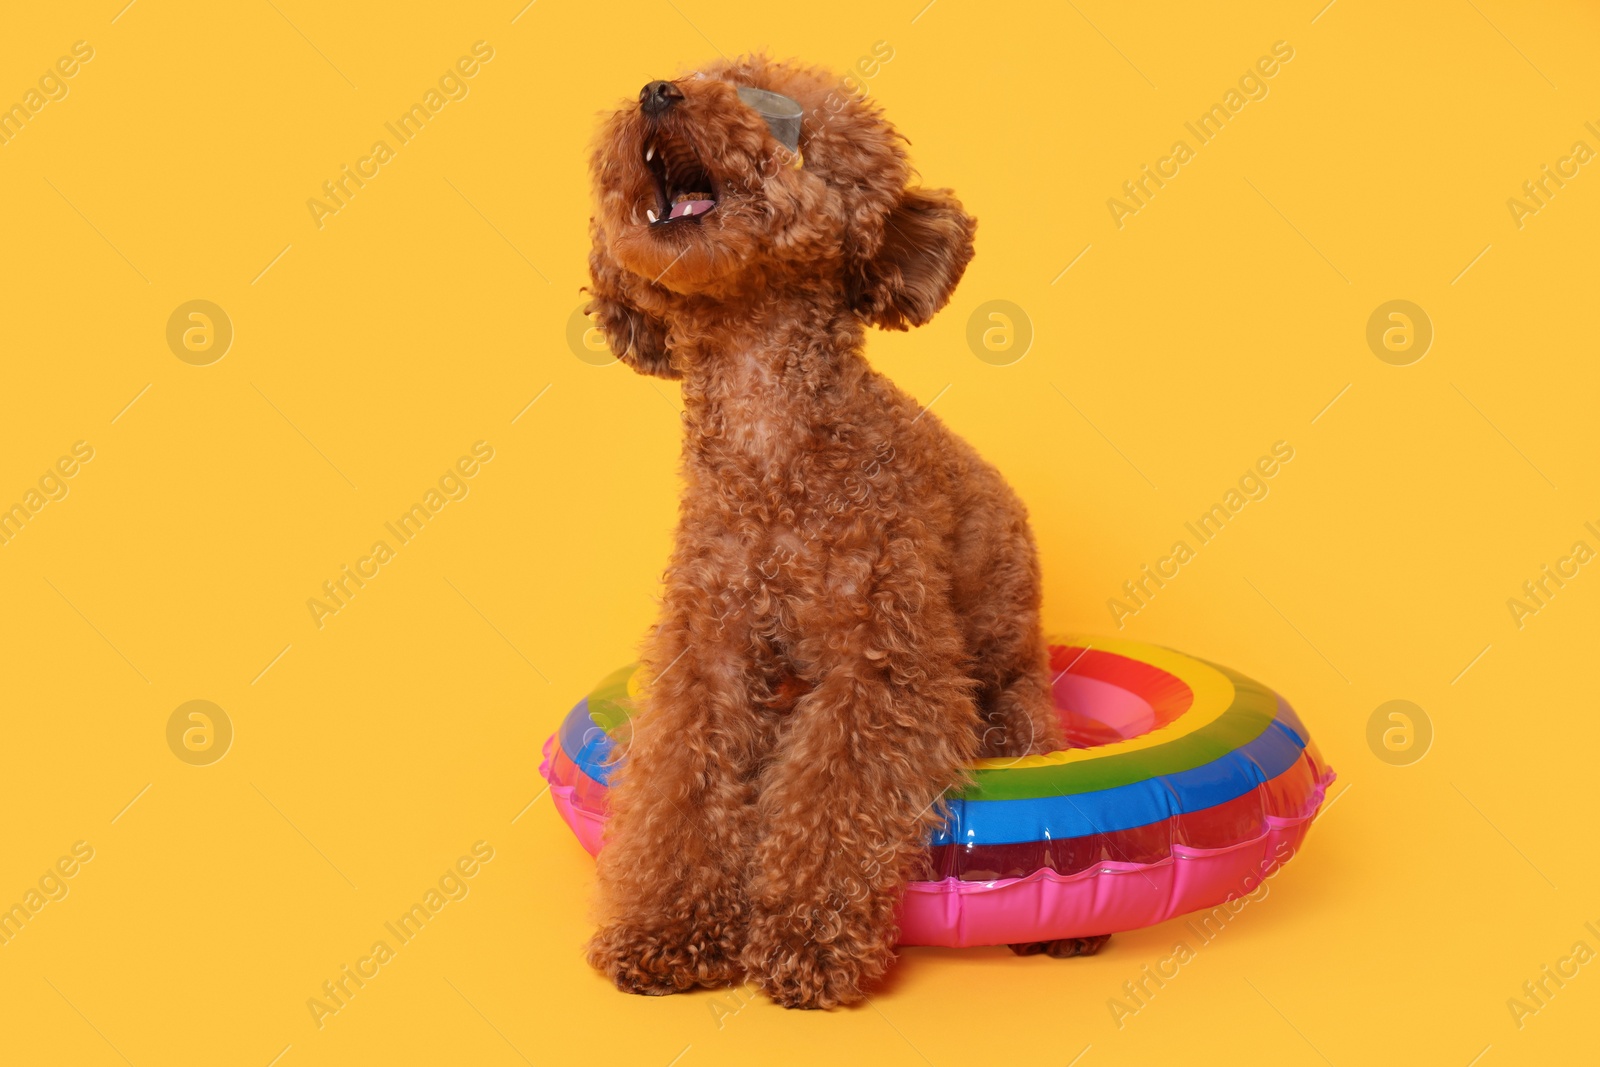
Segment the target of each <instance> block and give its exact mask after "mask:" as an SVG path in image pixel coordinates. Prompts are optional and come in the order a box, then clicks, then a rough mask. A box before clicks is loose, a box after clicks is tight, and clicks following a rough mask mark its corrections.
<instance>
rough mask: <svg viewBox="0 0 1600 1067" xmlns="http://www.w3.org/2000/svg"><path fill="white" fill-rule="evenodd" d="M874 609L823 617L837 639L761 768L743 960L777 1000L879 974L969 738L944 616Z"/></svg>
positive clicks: (836, 994) (829, 991)
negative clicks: (845, 620)
mask: <svg viewBox="0 0 1600 1067" xmlns="http://www.w3.org/2000/svg"><path fill="white" fill-rule="evenodd" d="M867 602H868V603H872V602H874V601H873V600H868V601H867ZM879 602H880V603H881V601H879ZM877 611H878V609H876V608H875V609H874V614H873V615H872V616H870V617H869V618H868V619H867V620H866V621H862V620H861V618H860V615H859V614H858V613H856V612H854V611H852V612H850V615H851V617H852V620H851V621H852V622H854V623H855V625H854V626H853V627H852V626H841V625H840V623H839V622H838V621H837V620H835V621H833V622H831V623H829V624H828V625H830V626H833V627H837V629H836V630H835V631H834V632H835V633H839V634H841V635H843V636H844V638H845V639H844V640H842V641H838V640H833V641H826V642H818V644H823V645H826V646H831V648H830V649H829V651H828V652H826V653H825V654H824V655H825V656H826V661H825V662H824V663H823V664H821V665H820V669H819V671H818V675H819V678H820V680H819V681H818V683H817V685H816V687H815V688H814V689H813V690H812V691H811V692H809V693H807V694H806V695H805V696H804V697H802V698H801V699H800V700H799V702H798V703H797V704H796V705H795V708H794V710H793V712H792V713H791V715H790V719H789V721H788V723H787V724H786V727H785V732H784V733H783V734H782V735H780V737H779V740H778V746H777V752H776V757H775V759H774V760H773V761H772V762H771V763H770V764H769V765H768V766H767V767H766V768H765V769H764V770H763V772H762V775H761V778H760V783H759V788H760V797H759V800H758V807H759V810H760V818H761V825H760V834H761V836H760V839H759V841H758V843H757V845H756V848H755V852H754V855H753V857H752V860H751V863H750V873H749V882H748V886H749V889H748V896H749V902H750V909H751V917H750V925H749V933H748V938H747V942H746V945H745V950H744V965H745V969H746V972H747V973H748V975H749V977H750V978H751V980H752V981H754V982H756V983H757V984H758V985H759V986H760V987H761V988H762V989H763V990H764V991H765V992H766V993H767V995H769V996H770V997H772V999H773V1000H775V1001H777V1002H778V1003H780V1004H783V1005H785V1006H786V1007H798V1008H831V1007H835V1006H838V1005H844V1004H852V1003H856V1002H858V1001H860V1000H861V999H863V997H864V996H865V994H866V991H867V990H869V989H870V988H871V986H872V985H873V983H875V982H876V981H877V980H878V979H879V978H880V977H881V976H882V975H883V973H884V971H885V970H886V969H887V968H888V966H889V964H890V963H891V962H892V960H893V958H894V957H893V950H894V944H895V939H896V937H897V936H898V932H899V931H898V927H897V923H896V910H897V908H898V905H899V901H900V896H901V894H902V892H903V891H904V888H905V884H906V882H907V881H909V880H910V878H911V877H912V875H913V873H914V871H915V870H916V868H917V866H918V864H919V863H920V861H921V860H922V857H923V854H924V850H925V848H926V844H927V839H928V834H929V832H930V830H931V829H932V828H933V827H934V826H936V825H937V824H938V823H939V821H940V819H941V818H942V805H941V804H940V803H939V801H940V798H941V797H942V796H943V794H944V792H945V790H946V789H948V788H949V787H950V786H952V785H954V784H956V783H957V782H958V781H959V780H960V779H961V776H962V774H963V767H964V765H965V764H966V763H967V762H968V761H969V760H970V759H971V758H972V756H973V754H974V751H975V749H976V744H977V740H976V738H977V735H976V730H975V727H976V723H977V711H976V707H975V705H974V702H973V697H972V693H973V685H972V683H971V682H970V681H969V680H968V679H967V678H965V677H964V676H963V675H962V674H961V673H960V663H961V655H960V648H961V645H960V638H959V635H958V630H957V627H956V621H955V618H954V616H953V614H951V613H950V612H949V611H948V610H947V609H945V608H943V607H940V608H924V609H923V610H920V611H913V612H910V613H902V612H898V611H894V612H891V613H884V614H877Z"/></svg>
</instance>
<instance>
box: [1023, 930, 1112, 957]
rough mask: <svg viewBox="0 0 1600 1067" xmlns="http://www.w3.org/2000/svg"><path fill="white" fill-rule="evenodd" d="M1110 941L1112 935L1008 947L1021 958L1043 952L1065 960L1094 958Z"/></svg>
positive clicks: (1026, 943) (1071, 938)
mask: <svg viewBox="0 0 1600 1067" xmlns="http://www.w3.org/2000/svg"><path fill="white" fill-rule="evenodd" d="M1110 940H1111V935H1110V934H1097V935H1096V936H1094V937H1063V938H1059V939H1057V940H1055V941H1024V942H1022V943H1021V944H1016V945H1007V946H1006V947H1007V948H1009V949H1010V950H1011V951H1012V952H1015V953H1016V954H1017V955H1019V956H1037V955H1039V954H1040V953H1041V952H1042V953H1044V954H1045V955H1046V956H1054V957H1055V958H1056V959H1058V960H1064V959H1070V958H1071V957H1073V956H1093V955H1094V954H1095V953H1096V952H1099V951H1100V949H1101V948H1102V947H1104V945H1105V943H1106V942H1107V941H1110Z"/></svg>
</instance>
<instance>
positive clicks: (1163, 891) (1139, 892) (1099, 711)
mask: <svg viewBox="0 0 1600 1067" xmlns="http://www.w3.org/2000/svg"><path fill="white" fill-rule="evenodd" d="M1050 659H1051V667H1052V670H1053V672H1054V674H1055V683H1054V694H1055V704H1056V708H1057V712H1058V714H1059V715H1060V717H1061V723H1062V725H1063V727H1064V728H1065V733H1066V736H1067V738H1068V742H1069V744H1070V745H1071V746H1072V747H1070V748H1067V749H1064V750H1062V751H1059V752H1052V753H1049V754H1048V755H1042V756H1025V757H1021V758H1004V759H986V760H980V761H978V762H977V763H975V764H974V765H973V773H972V777H973V784H972V786H971V787H970V788H968V789H966V790H965V791H962V792H953V793H952V794H950V795H949V796H948V797H947V798H946V799H947V804H948V809H949V815H948V818H947V820H946V823H945V825H944V827H943V828H942V829H941V830H940V831H939V832H938V833H937V834H936V835H935V836H934V837H933V839H932V841H931V842H930V843H929V854H928V867H927V871H928V875H929V880H926V881H917V882H912V883H911V884H910V886H909V887H908V890H907V892H906V895H905V898H904V900H903V901H902V903H901V908H900V931H901V932H900V943H901V944H902V945H948V946H968V945H999V944H1009V943H1015V942H1026V941H1049V940H1054V939H1057V938H1072V937H1091V936H1095V935H1098V934H1108V933H1114V932H1116V931H1119V930H1131V929H1136V928H1138V927H1141V926H1149V925H1152V924H1154V923H1159V922H1162V921H1164V920H1166V919H1170V918H1172V917H1173V916H1176V915H1182V914H1184V913H1186V912H1191V911H1196V910H1199V909H1203V908H1211V907H1215V906H1216V905H1219V904H1222V903H1224V902H1225V901H1228V900H1232V899H1233V898H1235V897H1239V896H1243V895H1245V894H1247V893H1250V892H1253V891H1254V890H1255V888H1256V887H1257V886H1258V885H1259V884H1260V883H1261V880H1262V879H1263V878H1265V877H1267V876H1268V875H1270V874H1271V873H1273V872H1274V871H1275V870H1276V869H1277V867H1278V866H1279V865H1280V864H1281V863H1282V862H1284V861H1285V860H1286V859H1288V858H1289V857H1290V856H1292V855H1293V854H1294V852H1295V850H1296V849H1298V848H1299V847H1300V843H1301V841H1302V840H1303V839H1304V837H1305V833H1306V830H1307V829H1308V828H1309V826H1310V823H1311V820H1312V819H1313V818H1315V816H1316V814H1317V812H1318V810H1319V809H1320V808H1321V806H1322V800H1323V796H1324V795H1325V791H1326V789H1327V787H1328V785H1329V783H1331V782H1332V781H1333V778H1334V775H1333V772H1332V771H1331V770H1329V769H1328V767H1327V765H1326V764H1324V763H1323V762H1322V759H1321V757H1320V756H1319V754H1318V753H1317V750H1316V747H1315V746H1314V745H1313V744H1312V743H1311V739H1310V736H1309V735H1308V734H1307V733H1306V729H1305V727H1304V726H1303V725H1302V724H1301V722H1300V719H1299V718H1298V717H1297V716H1296V715H1295V713H1294V710H1293V709H1292V708H1290V707H1289V705H1288V703H1287V702H1286V701H1285V700H1284V699H1283V698H1282V697H1280V696H1278V695H1277V694H1276V693H1274V692H1273V691H1272V690H1270V689H1268V688H1267V687H1266V686H1264V685H1261V684H1260V683H1258V682H1253V681H1251V680H1250V679H1248V678H1246V677H1244V676H1243V675H1240V674H1236V673H1234V672H1233V671H1230V670H1228V669H1227V668H1225V667H1218V666H1215V665H1213V664H1210V663H1206V662H1205V661H1203V660H1198V659H1194V658H1193V657H1190V656H1185V655H1182V654H1180V653H1177V652H1173V651H1170V650H1168V649H1164V648H1157V647H1155V646H1152V645H1144V644H1138V643H1135V642H1132V641H1120V640H1115V639H1111V638H1075V639H1070V640H1065V641H1062V642H1060V643H1053V644H1052V645H1051V647H1050ZM634 693H635V685H634V668H633V667H624V668H623V669H621V670H619V671H617V672H616V673H614V674H612V675H610V676H609V677H608V678H606V679H605V680H604V681H602V682H601V683H600V684H599V686H597V687H596V688H595V690H594V692H592V693H590V694H589V695H588V696H587V697H586V698H584V699H583V700H581V701H579V702H578V705H577V707H575V708H573V709H572V711H571V712H570V713H569V714H568V715H567V717H566V720H565V721H564V722H563V723H562V724H561V728H560V730H558V731H557V732H556V733H555V734H554V735H553V736H552V737H551V738H550V739H549V740H548V741H546V742H545V745H544V754H545V761H544V763H543V764H541V766H540V768H539V769H540V772H541V773H542V774H543V775H544V777H545V779H546V780H547V781H548V782H549V783H550V792H551V795H552V796H553V798H554V800H555V804H556V807H557V809H558V810H559V811H560V812H561V816H562V818H563V819H565V820H566V822H567V824H568V825H569V826H570V827H571V828H572V830H573V832H574V833H576V834H577V836H578V840H579V842H581V843H582V845H583V847H584V848H586V849H588V850H589V852H590V853H591V854H592V853H595V852H598V851H599V849H600V844H601V830H602V828H603V826H604V824H605V818H606V782H607V780H608V779H609V777H610V774H611V771H612V769H613V767H612V766H611V759H612V754H613V742H614V741H615V740H617V739H619V738H620V737H621V736H622V731H625V730H626V728H627V722H628V715H629V708H630V704H631V700H630V698H631V697H632V696H633V695H634Z"/></svg>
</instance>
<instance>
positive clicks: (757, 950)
mask: <svg viewBox="0 0 1600 1067" xmlns="http://www.w3.org/2000/svg"><path fill="white" fill-rule="evenodd" d="M848 943H849V939H848V938H839V939H836V940H834V941H831V942H828V943H821V942H817V941H814V940H809V939H806V938H805V937H803V936H801V935H799V934H795V933H793V932H791V933H790V934H789V936H786V937H780V938H777V939H771V938H763V937H761V936H759V935H757V936H754V937H752V939H751V941H750V943H749V944H747V945H746V946H745V950H744V964H745V970H746V972H747V973H748V974H749V976H750V979H751V981H753V982H754V983H755V985H756V987H757V988H758V989H760V990H761V991H762V992H763V993H765V994H766V995H767V996H768V997H770V998H771V999H772V1000H773V1001H774V1002H775V1003H777V1004H781V1005H782V1006H783V1007H785V1008H822V1009H827V1008H841V1007H847V1006H849V1005H851V1004H859V1003H860V1002H861V1001H863V1000H865V999H866V995H867V990H868V989H869V988H871V986H872V985H873V984H874V983H875V982H877V980H878V979H879V978H881V977H882V976H883V974H884V972H885V971H887V970H888V968H889V964H890V962H892V960H893V958H894V957H893V955H892V953H891V951H890V949H889V947H888V946H887V945H884V946H881V947H878V948H860V949H851V948H850V947H848Z"/></svg>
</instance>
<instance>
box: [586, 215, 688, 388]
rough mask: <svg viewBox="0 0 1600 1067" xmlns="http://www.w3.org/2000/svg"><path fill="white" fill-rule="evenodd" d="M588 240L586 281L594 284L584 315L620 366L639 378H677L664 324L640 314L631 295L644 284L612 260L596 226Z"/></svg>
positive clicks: (603, 238) (588, 289) (587, 290)
mask: <svg viewBox="0 0 1600 1067" xmlns="http://www.w3.org/2000/svg"><path fill="white" fill-rule="evenodd" d="M590 236H591V237H592V238H593V244H592V246H591V247H590V249H589V277H590V279H591V281H592V282H593V284H592V285H588V286H585V288H584V291H585V292H587V293H588V294H589V304H588V306H587V307H586V308H585V309H584V310H585V312H586V313H587V314H590V315H593V316H594V317H595V320H596V323H597V324H598V325H599V327H600V330H601V332H603V333H604V334H605V336H606V344H607V345H608V346H609V347H610V349H611V351H612V352H613V353H615V354H616V356H617V358H618V359H620V360H622V362H624V363H626V364H627V365H628V366H630V367H632V368H633V369H634V370H636V371H638V372H639V373H640V374H653V375H655V376H656V377H658V378H677V377H679V374H678V372H677V371H676V370H675V369H673V366H672V360H671V357H670V356H669V355H668V353H667V328H666V324H665V323H663V322H662V321H661V320H660V319H658V318H656V317H655V316H654V315H651V314H649V313H648V312H646V311H644V310H642V309H641V308H640V307H639V305H638V303H637V302H636V301H635V300H634V298H633V297H632V295H631V293H630V291H631V290H632V289H633V288H634V287H635V286H640V285H644V284H645V282H644V280H643V279H641V278H639V277H638V276H637V275H634V274H630V273H628V272H627V271H625V270H623V269H622V268H621V267H619V266H618V265H617V263H616V261H615V260H613V259H612V258H611V253H610V252H608V251H607V250H606V245H605V235H604V233H603V232H601V230H600V227H599V224H598V223H596V224H593V225H591V227H590Z"/></svg>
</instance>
